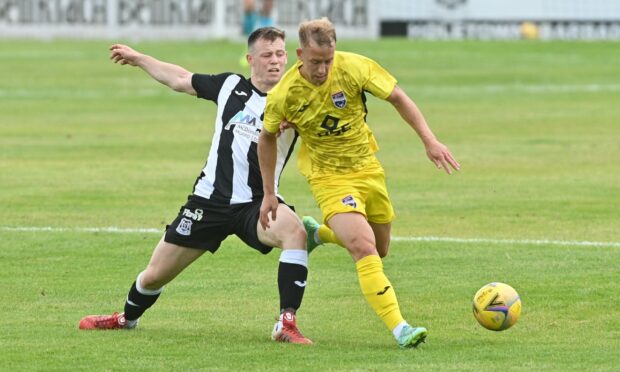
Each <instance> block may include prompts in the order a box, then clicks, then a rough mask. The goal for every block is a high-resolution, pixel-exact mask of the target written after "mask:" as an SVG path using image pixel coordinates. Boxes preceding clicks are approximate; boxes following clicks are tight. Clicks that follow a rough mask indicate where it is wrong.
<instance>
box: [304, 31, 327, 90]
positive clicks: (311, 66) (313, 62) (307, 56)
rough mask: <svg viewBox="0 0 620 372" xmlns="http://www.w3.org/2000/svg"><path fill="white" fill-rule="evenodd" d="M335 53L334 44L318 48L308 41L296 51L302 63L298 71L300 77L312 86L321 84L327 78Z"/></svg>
mask: <svg viewBox="0 0 620 372" xmlns="http://www.w3.org/2000/svg"><path fill="white" fill-rule="evenodd" d="M335 51H336V44H335V43H331V45H329V46H327V45H322V46H319V45H317V44H316V42H314V40H310V43H309V44H308V45H306V46H305V47H302V48H299V49H297V57H299V59H300V60H301V62H302V63H303V65H302V66H301V67H300V69H299V71H300V72H301V75H302V76H303V77H304V78H306V80H308V81H309V82H310V83H312V84H314V85H317V86H318V85H321V84H323V83H324V82H325V81H326V80H327V77H328V76H329V70H330V69H331V67H332V63H333V62H334V53H335Z"/></svg>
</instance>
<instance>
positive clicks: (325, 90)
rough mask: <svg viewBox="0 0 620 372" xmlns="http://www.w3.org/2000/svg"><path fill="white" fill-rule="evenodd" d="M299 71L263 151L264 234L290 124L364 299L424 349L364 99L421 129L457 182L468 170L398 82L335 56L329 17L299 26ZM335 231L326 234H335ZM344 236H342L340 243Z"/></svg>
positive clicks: (276, 108) (277, 105)
mask: <svg viewBox="0 0 620 372" xmlns="http://www.w3.org/2000/svg"><path fill="white" fill-rule="evenodd" d="M299 41H300V48H299V49H297V56H298V58H299V60H298V62H297V63H296V64H295V65H294V66H293V67H292V68H291V69H290V70H289V71H287V72H286V74H285V75H284V77H283V78H282V80H281V81H280V82H279V83H278V84H277V85H276V86H275V87H274V88H273V89H272V90H271V91H270V92H269V95H268V97H267V106H266V108H265V117H264V121H263V123H264V126H263V129H264V130H263V131H262V132H261V134H260V138H259V142H258V157H259V162H260V168H261V173H262V177H263V188H264V197H263V202H262V205H261V211H260V222H261V225H262V226H263V228H266V227H268V226H269V218H268V216H269V214H270V213H271V217H272V218H273V219H275V218H277V216H276V208H277V206H278V200H277V198H276V196H275V193H274V170H275V156H276V134H277V133H278V131H279V129H280V125H281V123H282V122H288V123H290V125H291V126H293V127H294V128H296V130H297V131H298V132H299V135H300V136H301V138H302V141H303V143H302V147H301V149H300V153H299V157H298V162H299V163H298V165H299V168H300V171H301V173H302V174H303V175H304V176H305V177H306V179H307V180H308V183H309V184H310V188H311V190H312V193H313V195H314V198H315V200H316V202H317V204H318V205H319V207H320V208H321V211H322V213H323V219H324V221H325V222H326V223H327V224H328V225H329V227H330V228H331V229H332V230H333V233H332V236H327V235H325V234H327V233H331V232H330V231H329V229H323V234H324V235H325V236H321V231H322V230H321V229H320V230H319V235H320V237H321V239H322V240H324V241H332V242H334V241H338V242H339V243H342V245H343V246H344V247H345V248H346V249H347V250H348V251H349V253H350V254H351V257H352V258H353V260H354V261H355V266H356V269H357V273H358V279H359V284H360V287H361V290H362V293H363V294H364V296H365V297H366V299H367V300H368V302H369V303H370V305H371V307H372V308H373V310H374V311H375V312H376V313H377V315H378V316H379V317H380V318H381V319H382V320H383V322H384V323H385V325H386V326H387V327H388V329H390V330H391V331H392V333H393V335H394V337H395V338H396V341H397V343H398V344H399V346H401V347H416V346H417V345H418V344H419V343H421V342H422V341H424V339H425V338H426V335H427V330H426V328H424V327H413V326H411V325H409V324H408V323H407V322H406V321H405V320H404V319H403V317H402V315H401V312H400V309H399V306H398V301H397V299H396V294H395V292H394V288H393V287H392V284H390V282H389V280H388V278H387V277H386V276H385V274H384V272H383V263H382V261H381V258H382V257H385V256H386V255H387V253H388V249H389V243H390V231H391V222H392V220H393V219H394V210H393V208H392V204H391V202H390V199H389V196H388V193H387V189H386V186H385V176H384V171H383V168H382V166H381V164H380V163H379V161H378V160H377V158H376V156H375V152H376V151H377V150H378V146H377V143H376V141H375V138H374V136H373V134H372V132H371V130H370V128H369V127H368V125H367V124H366V121H365V117H366V112H367V111H366V105H365V101H366V97H365V95H364V94H365V92H369V93H370V94H372V95H374V96H376V97H378V98H381V99H384V100H387V101H388V102H390V103H391V104H392V105H393V106H394V107H395V108H396V110H397V111H398V113H399V114H400V115H401V117H402V118H403V119H404V120H405V121H406V122H407V123H408V124H409V125H410V126H411V127H412V128H413V129H414V130H415V132H416V133H417V135H418V136H419V137H420V139H421V140H422V142H423V143H424V146H425V148H426V153H427V155H428V157H429V158H430V160H431V161H432V162H433V163H435V165H436V166H437V167H438V168H443V169H444V170H445V171H446V172H447V173H448V174H450V173H451V172H452V169H455V170H458V169H459V168H460V165H459V164H458V162H457V161H456V160H455V159H454V157H453V156H452V154H451V153H450V151H449V150H448V148H447V147H446V146H444V145H443V144H442V143H440V142H439V141H438V140H437V139H436V137H435V135H434V134H433V132H432V131H431V130H430V128H429V127H428V125H427V123H426V121H425V119H424V116H423V115H422V113H421V112H420V110H419V109H418V108H417V106H416V105H415V103H414V102H413V101H412V100H411V99H410V98H409V97H408V96H407V94H406V93H405V92H404V91H403V90H402V89H401V88H399V87H398V85H397V84H396V79H395V78H394V77H392V75H390V74H389V73H388V72H387V71H386V70H384V69H383V68H382V67H381V66H380V65H379V64H378V63H376V62H375V61H373V60H371V59H369V58H366V57H363V56H361V55H358V54H353V53H345V52H336V50H335V48H336V32H335V29H334V26H333V25H332V24H331V22H330V21H329V20H328V19H327V18H322V19H318V20H312V21H308V22H304V23H302V24H301V25H300V27H299ZM326 231H327V232H326ZM333 234H335V237H334V236H333Z"/></svg>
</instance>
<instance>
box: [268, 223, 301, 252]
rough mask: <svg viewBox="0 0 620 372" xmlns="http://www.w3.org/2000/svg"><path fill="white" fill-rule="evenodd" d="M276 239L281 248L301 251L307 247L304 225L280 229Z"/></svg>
mask: <svg viewBox="0 0 620 372" xmlns="http://www.w3.org/2000/svg"><path fill="white" fill-rule="evenodd" d="M275 239H276V241H277V243H278V246H279V247H280V248H287V249H291V248H295V249H301V248H303V247H305V245H306V230H305V229H304V227H303V226H302V225H297V224H291V226H287V227H286V228H283V229H280V231H279V232H278V233H277V234H276V236H275Z"/></svg>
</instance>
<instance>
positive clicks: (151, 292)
mask: <svg viewBox="0 0 620 372" xmlns="http://www.w3.org/2000/svg"><path fill="white" fill-rule="evenodd" d="M143 274H144V271H143V272H141V273H140V274H138V277H137V278H136V289H137V290H138V292H140V293H142V294H143V295H147V296H155V295H156V294H160V293H161V292H162V291H163V290H164V287H161V288H159V289H146V288H144V287H142V284H140V281H141V280H142V275H143Z"/></svg>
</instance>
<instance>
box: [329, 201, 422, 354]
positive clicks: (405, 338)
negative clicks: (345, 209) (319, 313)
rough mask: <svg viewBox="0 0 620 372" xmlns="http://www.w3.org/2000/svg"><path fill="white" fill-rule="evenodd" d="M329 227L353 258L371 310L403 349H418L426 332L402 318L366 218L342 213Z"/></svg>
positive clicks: (332, 220) (331, 219)
mask: <svg viewBox="0 0 620 372" xmlns="http://www.w3.org/2000/svg"><path fill="white" fill-rule="evenodd" d="M328 223H329V226H330V227H331V228H332V229H333V230H334V232H335V233H336V234H337V235H338V237H339V238H340V240H341V241H342V242H343V243H344V245H345V247H346V248H347V249H348V250H349V253H350V254H351V257H353V260H354V261H355V268H356V270H357V276H358V279H359V284H360V288H361V290H362V293H363V294H364V297H366V300H367V301H368V303H369V304H370V306H371V307H372V309H373V310H374V311H375V313H376V314H377V315H378V316H379V318H381V320H382V321H383V323H384V324H385V325H386V327H387V328H388V329H389V330H390V331H392V334H393V335H394V338H395V339H396V341H397V342H398V344H399V345H400V346H401V347H415V346H417V345H418V344H419V343H420V342H422V341H423V340H424V338H425V337H426V329H425V328H422V327H416V328H414V327H411V326H410V325H409V324H408V323H407V322H406V321H405V319H404V318H403V316H402V314H401V312H400V307H399V306H398V300H397V298H396V292H395V290H394V287H393V286H392V284H391V283H390V281H389V279H388V278H387V276H386V275H385V273H384V272H383V262H382V261H381V258H380V257H379V254H378V252H377V250H376V248H375V240H374V232H373V229H372V228H371V227H370V225H369V224H368V223H367V222H366V218H365V216H364V215H362V214H359V213H340V214H335V215H334V216H332V217H331V218H330V219H329V222H328Z"/></svg>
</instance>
